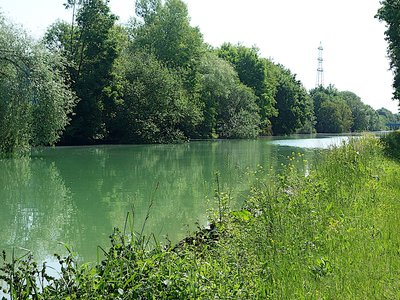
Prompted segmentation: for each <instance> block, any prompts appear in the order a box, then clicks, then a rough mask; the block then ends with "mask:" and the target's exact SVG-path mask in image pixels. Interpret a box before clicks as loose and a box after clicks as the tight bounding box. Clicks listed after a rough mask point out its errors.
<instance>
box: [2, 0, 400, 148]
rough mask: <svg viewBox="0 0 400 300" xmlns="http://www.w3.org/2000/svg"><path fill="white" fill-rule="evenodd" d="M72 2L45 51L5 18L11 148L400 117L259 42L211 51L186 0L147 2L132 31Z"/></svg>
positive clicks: (273, 130)
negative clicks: (304, 76) (271, 53)
mask: <svg viewBox="0 0 400 300" xmlns="http://www.w3.org/2000/svg"><path fill="white" fill-rule="evenodd" d="M395 5H398V3H397V2H396V1H392V0H387V1H383V2H382V8H381V10H380V11H379V13H378V17H379V18H380V19H381V20H385V21H387V22H388V24H389V25H388V31H387V36H388V37H387V39H388V40H389V42H390V44H389V54H390V55H391V58H392V68H393V69H394V71H395V74H396V76H397V77H399V76H398V62H397V58H398V56H399V55H400V54H399V53H398V48H397V44H396V41H398V39H397V38H398V31H396V28H397V27H396V24H398V23H396V22H397V20H398V12H397V10H392V9H393V7H392V6H394V7H397V6H395ZM65 7H66V8H67V9H70V10H71V15H72V18H71V22H61V21H58V22H56V23H54V24H53V25H52V26H51V27H50V28H49V29H48V31H47V33H46V34H45V37H44V39H43V42H44V45H45V47H44V46H42V45H40V44H38V43H34V42H32V41H30V40H29V38H28V37H27V36H26V34H25V33H23V32H22V31H20V30H17V29H15V26H12V25H9V24H7V23H6V22H5V21H4V19H3V18H0V22H1V27H0V66H1V69H0V99H1V100H0V117H1V118H0V152H1V153H10V152H14V153H15V152H21V153H22V152H26V151H27V150H28V149H29V148H30V147H31V146H36V145H48V144H54V143H55V142H57V141H58V140H59V139H60V136H61V143H63V144H67V145H70V144H92V143H168V142H177V141H185V140H189V139H193V138H256V137H257V136H259V135H269V134H275V135H288V134H293V133H299V132H300V133H310V132H315V130H316V131H318V132H327V133H333V132H335V133H337V132H348V131H365V130H379V129H384V128H385V124H386V123H389V122H399V121H400V120H398V115H394V114H391V112H390V111H387V110H384V109H381V110H378V111H374V110H373V109H372V108H371V107H370V106H368V105H365V104H363V103H362V101H361V99H360V98H359V97H358V96H357V95H356V94H354V93H352V92H349V91H338V90H337V89H336V88H335V87H334V86H329V87H327V88H324V87H318V88H315V89H313V90H311V91H309V92H308V91H306V89H305V88H304V86H303V85H302V83H301V82H300V81H299V80H298V79H297V78H296V75H295V74H293V73H292V72H291V71H290V70H289V69H287V68H285V67H284V66H282V65H280V64H276V63H274V62H272V61H271V60H269V59H266V58H263V57H261V55H260V53H259V50H258V49H257V48H256V47H246V46H244V45H241V44H236V45H234V44H230V43H225V44H223V45H222V46H221V47H219V48H216V49H214V48H212V47H210V46H209V45H207V44H205V43H204V41H203V37H202V35H201V33H200V31H199V29H198V28H197V27H193V26H191V25H190V17H189V14H188V9H187V6H186V4H185V3H184V2H183V1H182V0H165V1H162V0H137V1H136V8H135V17H134V18H133V19H132V20H131V22H130V23H129V24H128V25H124V26H123V25H117V24H116V21H117V17H116V16H115V15H113V14H112V13H111V11H110V8H109V1H108V0H91V1H83V0H67V3H66V4H65ZM398 54H399V55H398ZM397 77H396V78H395V84H394V85H395V87H397V86H398V85H399V84H398V83H397V81H399V80H398V78H397ZM399 78H400V77H399ZM398 93H399V92H398V91H396V93H395V97H399V96H398V95H400V94H398ZM76 103H77V104H76ZM75 105H76V106H75ZM70 119H71V120H70ZM38 120H40V121H38Z"/></svg>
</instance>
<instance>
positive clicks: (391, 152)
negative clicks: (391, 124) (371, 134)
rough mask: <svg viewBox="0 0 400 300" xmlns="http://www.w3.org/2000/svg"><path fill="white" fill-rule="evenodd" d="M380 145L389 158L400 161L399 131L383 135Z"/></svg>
mask: <svg viewBox="0 0 400 300" xmlns="http://www.w3.org/2000/svg"><path fill="white" fill-rule="evenodd" d="M382 143H383V146H384V148H385V153H386V154H387V155H388V156H389V157H391V158H394V159H397V160H400V130H398V131H394V132H391V133H389V134H387V135H385V136H384V137H383V138H382Z"/></svg>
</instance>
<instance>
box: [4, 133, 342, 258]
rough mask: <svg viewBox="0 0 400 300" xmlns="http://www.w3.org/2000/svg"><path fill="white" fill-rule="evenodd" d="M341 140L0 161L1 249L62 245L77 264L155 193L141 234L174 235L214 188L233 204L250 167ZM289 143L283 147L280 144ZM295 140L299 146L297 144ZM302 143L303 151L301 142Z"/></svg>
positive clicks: (203, 213) (207, 203)
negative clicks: (76, 256)
mask: <svg viewBox="0 0 400 300" xmlns="http://www.w3.org/2000/svg"><path fill="white" fill-rule="evenodd" d="M342 139H343V137H341V138H338V137H336V138H325V139H290V140H278V139H273V138H267V139H259V140H233V141H199V142H191V143H186V144H177V145H135V146H96V147H57V148H45V149H42V150H40V151H36V152H34V154H33V155H32V158H30V159H29V158H21V159H3V160H0V199H1V206H2V207H1V209H0V248H2V249H3V248H6V249H11V248H12V247H23V248H26V249H29V250H32V251H33V252H34V254H35V255H36V257H37V258H38V259H41V260H51V257H52V255H53V253H55V252H62V250H63V246H61V245H59V243H58V242H64V243H67V244H68V245H69V246H71V247H72V248H73V249H75V250H77V252H78V253H79V255H81V256H82V259H83V260H85V261H91V260H95V259H96V247H97V246H98V245H102V246H107V243H108V235H109V234H110V233H111V232H112V229H113V227H114V226H123V224H124V220H125V216H126V213H127V212H128V211H134V213H135V217H134V221H135V224H136V227H135V228H136V229H137V230H140V228H141V226H142V223H143V221H144V219H145V216H146V213H147V209H148V206H149V203H150V201H151V199H154V204H153V207H152V208H151V212H150V218H149V220H148V222H147V224H146V232H147V233H150V232H153V233H154V234H155V235H156V237H157V238H158V239H159V240H160V241H162V240H163V239H164V237H165V236H168V238H169V239H170V240H172V241H173V242H175V241H178V240H179V239H181V238H183V237H184V236H185V235H186V234H187V233H188V231H190V230H194V229H195V228H196V222H198V223H199V224H201V225H204V224H206V222H207V214H208V209H209V208H210V207H212V206H213V205H215V204H216V203H215V201H214V202H213V194H214V190H215V188H216V183H215V182H216V180H215V179H216V175H215V173H216V172H219V174H220V175H219V182H220V189H221V190H222V191H225V192H229V193H230V194H231V195H232V197H233V199H234V200H235V203H233V205H240V203H241V199H243V197H244V195H245V194H246V193H247V192H248V189H249V186H250V185H251V180H252V176H251V173H252V172H253V171H254V170H256V169H257V167H258V166H263V168H270V167H273V168H275V169H279V168H280V165H281V163H282V162H284V161H286V158H287V157H288V156H290V155H291V154H292V152H302V153H305V158H306V159H308V160H312V157H313V154H314V150H312V148H313V147H318V148H320V147H326V146H327V145H328V144H330V143H332V142H340V141H341V140H342ZM288 145H289V146H288ZM299 147H302V148H299ZM307 148H310V149H307Z"/></svg>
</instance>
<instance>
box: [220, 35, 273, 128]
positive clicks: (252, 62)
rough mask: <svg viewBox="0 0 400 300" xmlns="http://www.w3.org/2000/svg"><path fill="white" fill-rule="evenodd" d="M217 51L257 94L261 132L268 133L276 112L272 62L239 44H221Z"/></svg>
mask: <svg viewBox="0 0 400 300" xmlns="http://www.w3.org/2000/svg"><path fill="white" fill-rule="evenodd" d="M217 53H218V56H219V57H221V58H223V59H224V60H226V61H228V62H230V63H231V64H232V65H233V67H234V68H235V70H236V72H237V73H238V75H239V79H240V81H241V82H242V83H243V84H244V85H246V86H248V87H250V88H251V89H252V90H253V92H254V94H255V95H256V96H257V100H256V102H257V105H258V107H259V110H260V117H261V122H260V129H261V133H263V134H267V133H269V130H270V126H271V122H270V117H271V116H275V115H276V114H277V110H276V109H275V103H276V100H275V95H276V85H277V83H276V78H275V77H274V76H271V75H272V74H273V72H274V66H273V64H272V63H271V62H269V61H268V60H266V59H264V58H261V57H260V55H259V53H258V49H257V48H254V47H253V48H247V47H245V46H242V45H240V44H239V45H232V44H230V43H226V44H223V45H222V46H221V47H220V48H219V49H218V51H217Z"/></svg>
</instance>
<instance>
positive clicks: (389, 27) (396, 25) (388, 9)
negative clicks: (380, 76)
mask: <svg viewBox="0 0 400 300" xmlns="http://www.w3.org/2000/svg"><path fill="white" fill-rule="evenodd" d="M376 17H377V18H378V19H379V20H381V21H384V22H386V31H385V35H386V41H387V42H388V54H389V58H390V60H391V63H390V68H391V69H392V71H393V73H394V81H393V88H394V93H393V98H394V99H396V100H398V101H399V104H400V1H399V0H382V1H381V8H380V9H379V10H378V13H377V15H376Z"/></svg>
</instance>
